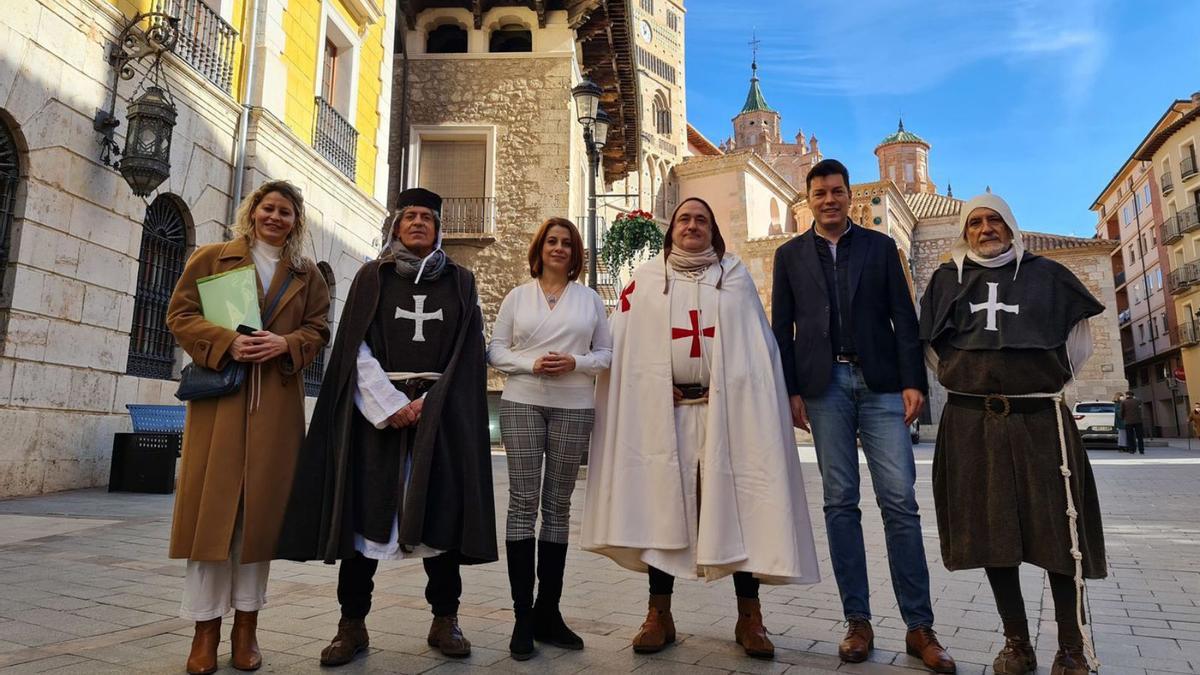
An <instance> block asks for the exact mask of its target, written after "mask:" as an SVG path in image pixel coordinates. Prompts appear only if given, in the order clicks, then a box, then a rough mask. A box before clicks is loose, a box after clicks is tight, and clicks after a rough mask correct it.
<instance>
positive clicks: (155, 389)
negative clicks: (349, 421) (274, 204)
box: [0, 0, 396, 497]
mask: <svg viewBox="0 0 1200 675" xmlns="http://www.w3.org/2000/svg"><path fill="white" fill-rule="evenodd" d="M139 12H141V13H148V12H164V13H166V14H169V15H171V16H175V17H177V18H179V19H180V22H179V30H180V40H179V43H178V44H177V45H176V46H175V48H174V50H173V52H172V53H168V54H166V55H164V57H163V71H164V74H165V77H166V81H167V84H168V86H169V88H170V91H171V93H172V95H173V98H174V101H175V106H176V108H177V111H178V117H177V119H176V123H175V127H174V132H173V137H172V147H171V171H170V176H169V178H167V180H166V181H164V182H163V183H162V185H160V186H159V187H158V188H157V190H156V192H155V193H154V194H151V195H150V196H149V197H147V198H145V199H143V198H140V197H136V196H134V195H133V194H132V192H131V190H130V188H129V186H128V185H127V184H126V183H125V181H124V180H123V179H122V177H121V176H120V174H119V173H118V172H117V171H116V170H114V169H113V168H110V167H108V166H105V165H104V164H103V163H102V162H101V161H100V144H99V141H100V138H101V135H100V134H99V133H98V132H96V131H95V130H94V129H93V119H94V118H95V116H96V113H97V111H98V110H101V109H104V108H106V107H107V105H108V98H109V95H110V92H111V91H112V86H113V79H114V77H113V70H112V67H111V66H110V65H109V63H108V61H107V58H106V57H107V53H108V49H109V45H110V44H111V43H112V42H113V41H114V40H115V39H116V38H117V36H118V35H119V34H120V32H121V30H122V29H123V28H124V27H125V26H126V25H127V24H128V23H129V21H130V20H131V19H132V18H133V17H134V16H135V15H137V14H138V13H139ZM139 25H140V26H141V27H142V28H144V27H145V26H146V23H144V22H143V23H141V24H139ZM395 26H396V9H395V3H394V2H390V1H388V0H21V1H20V2H11V3H5V4H4V10H3V11H2V12H0V274H2V276H0V289H3V290H2V291H0V428H2V429H4V430H5V435H6V443H5V444H3V445H2V447H0V497H7V496H15V495H25V494H37V493H41V492H49V491H54V490H61V489H69V488H78V487H86V486H91V485H98V484H103V483H105V482H106V481H107V478H108V471H109V463H110V462H109V452H110V449H111V447H112V442H113V434H114V433H115V432H121V431H127V430H128V429H129V416H128V414H127V413H126V410H125V406H126V404H130V403H176V401H175V399H174V397H173V393H174V391H175V386H176V385H175V382H173V381H172V380H173V379H174V378H177V377H178V372H179V368H180V366H181V365H182V363H183V362H184V361H185V360H186V359H185V356H184V355H183V354H182V352H180V351H179V350H178V349H172V343H171V342H170V341H169V336H165V333H164V332H163V330H162V328H163V326H162V321H161V317H160V316H158V315H156V314H155V313H154V312H153V311H150V310H149V309H147V308H151V309H153V306H155V305H154V303H155V302H160V301H161V298H159V299H157V300H156V299H154V298H147V297H145V296H147V290H148V289H150V287H151V286H153V284H158V286H157V287H156V288H157V293H158V295H160V296H161V295H162V294H163V288H164V287H165V288H167V289H168V290H166V291H165V293H166V295H169V286H170V284H171V281H170V279H169V278H163V277H162V275H158V276H155V275H154V274H149V273H148V272H147V263H146V260H147V255H148V254H147V253H146V251H147V248H146V244H145V241H146V237H147V236H148V235H147V233H148V232H151V230H153V231H154V232H157V233H158V235H162V236H166V237H167V238H168V239H171V241H172V242H174V244H172V245H177V247H178V257H179V260H180V261H182V259H183V258H185V257H186V255H187V254H188V253H190V251H191V250H192V249H193V248H194V247H196V246H198V245H203V244H207V243H212V242H219V241H222V240H224V239H226V238H228V236H229V229H228V228H229V225H230V223H231V221H232V216H233V212H234V209H235V208H236V203H235V202H236V201H237V200H238V198H239V196H244V195H246V194H249V193H250V192H251V191H252V190H253V189H254V188H255V187H256V186H258V185H260V184H261V183H262V182H264V181H266V180H271V179H287V180H289V181H292V182H293V183H295V184H297V185H298V186H300V188H301V189H302V190H303V192H304V196H305V202H306V204H305V205H306V211H307V216H308V219H309V232H310V237H309V241H308V242H307V243H306V254H307V255H308V256H310V257H311V258H313V259H314V260H315V261H318V263H320V266H321V269H322V271H323V272H324V273H325V275H326V278H327V280H328V281H329V282H330V284H331V291H332V294H333V296H334V310H333V317H332V318H334V319H335V320H336V317H337V314H338V313H339V312H340V310H341V307H342V306H343V304H344V302H343V301H344V298H345V295H346V292H347V291H348V289H349V285H350V283H349V282H350V280H351V279H352V278H353V275H354V274H355V272H356V271H357V270H358V268H359V266H360V265H361V264H362V262H363V260H364V259H365V258H368V257H373V256H374V255H375V253H376V252H377V250H378V245H379V239H380V233H381V226H382V224H383V222H384V220H385V217H386V214H387V211H386V208H385V200H386V195H387V182H388V164H387V155H388V152H387V139H388V134H389V120H390V115H389V109H390V101H391V94H392V92H391V88H392V82H393V78H392V68H393V59H392V50H393V39H392V37H391V36H392V35H393V34H394V32H395ZM145 65H146V64H145V63H142V64H140V65H138V66H137V69H138V73H139V74H138V75H137V76H136V77H135V78H134V79H133V80H131V81H123V80H122V81H119V82H118V84H117V91H116V109H115V116H116V118H117V119H119V120H121V121H122V124H121V125H120V126H119V127H118V128H117V130H116V137H115V140H116V142H117V144H118V145H123V144H124V134H125V129H126V127H127V124H126V123H125V118H126V105H127V103H128V101H129V99H130V98H131V97H133V96H135V95H136V88H137V86H138V83H139V81H140V79H141V73H142V72H143V71H144V69H145ZM6 167H7V168H6ZM158 235H155V236H158ZM179 264H182V263H181V262H180V263H179ZM167 276H168V277H169V275H167ZM147 335H150V336H151V337H153V336H155V335H157V336H158V338H159V339H165V340H167V342H166V343H165V344H166V351H167V353H166V354H165V355H163V354H160V355H158V357H157V361H155V359H154V358H150V359H149V362H150V363H151V365H153V366H154V367H153V368H150V369H147V368H146V367H145V363H146V362H147V358H146V356H145V354H143V353H142V352H141V351H140V350H142V348H143V343H144V341H145V340H146V339H147V338H146V336H147ZM164 336H165V337H164ZM150 371H153V373H151V374H148V373H150ZM315 377H316V378H317V379H319V370H318V371H316V375H315Z"/></svg>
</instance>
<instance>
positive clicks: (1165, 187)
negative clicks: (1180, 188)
mask: <svg viewBox="0 0 1200 675" xmlns="http://www.w3.org/2000/svg"><path fill="white" fill-rule="evenodd" d="M1158 184H1159V185H1160V186H1162V193H1163V194H1164V195H1169V194H1171V191H1172V190H1174V189H1175V179H1173V178H1171V174H1170V173H1169V172H1164V173H1163V175H1162V178H1160V179H1159V181H1158Z"/></svg>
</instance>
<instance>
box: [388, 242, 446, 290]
mask: <svg viewBox="0 0 1200 675" xmlns="http://www.w3.org/2000/svg"><path fill="white" fill-rule="evenodd" d="M439 243H440V242H439ZM391 254H392V258H393V259H395V261H396V271H397V272H398V273H399V274H400V276H401V277H403V278H405V279H416V283H420V282H421V279H429V280H430V281H433V280H435V279H437V278H438V277H440V276H442V272H443V271H445V269H446V253H445V252H444V251H442V249H441V247H440V246H439V247H438V248H435V249H434V250H433V251H432V252H430V253H429V255H427V256H425V257H424V258H422V257H420V256H418V255H417V254H415V253H413V252H412V251H410V250H408V248H407V247H406V246H405V245H404V244H401V243H400V239H399V237H397V238H396V239H393V240H392V243H391Z"/></svg>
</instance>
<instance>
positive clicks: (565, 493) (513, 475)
mask: <svg viewBox="0 0 1200 675" xmlns="http://www.w3.org/2000/svg"><path fill="white" fill-rule="evenodd" d="M594 419H595V411H594V410H592V409H591V408H584V409H578V410H575V409H567V408H550V407H546V406H540V405H529V404H526V403H515V402H513V401H505V400H503V399H501V401H500V435H501V437H502V438H503V439H504V449H505V453H506V455H507V457H508V533H507V535H506V539H507V540H508V541H519V540H521V539H532V538H533V535H534V530H535V528H536V526H537V513H538V503H539V501H540V502H541V507H542V532H541V536H540V537H539V538H540V539H541V540H542V541H549V542H553V543H556V544H565V543H567V532H568V529H569V522H570V518H571V492H573V491H574V490H575V478H576V476H577V475H578V473H579V459H580V457H581V456H582V455H583V451H584V450H585V449H586V448H587V447H588V442H589V441H590V439H591V435H592V423H593V421H594ZM543 457H545V460H546V472H545V477H544V478H543V475H542V458H543Z"/></svg>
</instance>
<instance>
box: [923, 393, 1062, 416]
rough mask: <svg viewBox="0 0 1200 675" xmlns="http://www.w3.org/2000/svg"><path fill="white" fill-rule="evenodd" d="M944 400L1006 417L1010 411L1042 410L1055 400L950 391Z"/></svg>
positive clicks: (958, 405) (1026, 412)
mask: <svg viewBox="0 0 1200 675" xmlns="http://www.w3.org/2000/svg"><path fill="white" fill-rule="evenodd" d="M946 402H947V403H948V404H950V405H952V406H956V407H959V408H968V409H970V410H982V411H984V412H986V413H987V415H988V417H1008V416H1009V415H1010V414H1012V413H1017V414H1028V413H1036V412H1042V411H1043V410H1050V409H1052V408H1054V406H1055V405H1056V404H1057V402H1056V401H1055V400H1054V399H1052V398H1042V397H1036V398H1009V397H1008V396H1004V395H1003V394H988V395H986V396H969V395H966V394H955V393H951V394H950V395H949V396H948V397H947V399H946Z"/></svg>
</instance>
